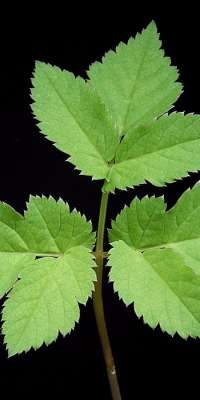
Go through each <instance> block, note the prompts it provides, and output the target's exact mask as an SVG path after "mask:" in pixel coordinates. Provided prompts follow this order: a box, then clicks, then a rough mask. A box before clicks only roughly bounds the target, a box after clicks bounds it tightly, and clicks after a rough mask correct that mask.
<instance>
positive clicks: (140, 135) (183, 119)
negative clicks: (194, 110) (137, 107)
mask: <svg viewBox="0 0 200 400" xmlns="http://www.w3.org/2000/svg"><path fill="white" fill-rule="evenodd" d="M199 153H200V117H199V115H191V114H188V115H184V114H182V113H172V114H170V115H167V114H165V115H163V116H162V117H160V118H159V119H157V120H155V121H153V122H152V123H150V124H149V125H148V124H147V125H141V126H139V127H138V128H136V129H134V130H133V131H131V132H129V133H128V134H127V136H125V137H124V138H123V140H122V141H121V143H120V145H119V147H118V149H117V152H116V158H115V164H113V165H112V166H111V168H110V171H109V174H108V176H107V182H106V183H105V185H104V189H105V190H106V191H109V190H113V189H114V188H115V187H117V188H119V189H124V188H126V187H127V186H132V185H138V184H140V183H142V182H144V180H148V181H150V182H151V183H153V184H154V185H157V186H163V185H164V184H165V182H172V181H173V180H175V178H180V177H181V176H183V175H187V172H188V171H196V170H197V169H198V168H199V166H200V163H199Z"/></svg>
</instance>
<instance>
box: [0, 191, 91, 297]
mask: <svg viewBox="0 0 200 400" xmlns="http://www.w3.org/2000/svg"><path fill="white" fill-rule="evenodd" d="M91 228H92V227H91V224H90V223H88V222H87V221H86V219H85V217H84V216H81V215H80V213H78V212H77V211H75V210H74V211H73V212H72V213H70V211H69V206H68V205H67V204H65V203H64V202H63V201H62V200H61V199H59V200H58V202H56V201H55V200H54V199H53V198H49V199H47V198H45V197H42V198H40V197H35V198H34V197H31V198H30V202H29V203H28V210H27V211H26V212H25V217H24V218H23V217H22V215H20V214H18V213H16V211H15V210H13V209H12V208H11V207H10V206H8V205H7V204H5V203H0V297H3V296H4V294H5V293H6V292H7V291H8V290H10V289H11V287H12V286H13V284H14V282H15V281H16V279H17V277H18V274H19V272H20V271H21V270H22V269H23V268H24V267H25V266H26V265H27V264H29V262H31V261H32V260H34V258H35V257H36V256H45V255H46V256H50V255H54V256H56V257H58V256H61V255H62V254H64V252H65V251H66V250H67V249H69V248H71V247H74V246H78V245H84V246H86V247H89V248H92V246H93V244H94V240H95V234H94V233H92V232H91Z"/></svg>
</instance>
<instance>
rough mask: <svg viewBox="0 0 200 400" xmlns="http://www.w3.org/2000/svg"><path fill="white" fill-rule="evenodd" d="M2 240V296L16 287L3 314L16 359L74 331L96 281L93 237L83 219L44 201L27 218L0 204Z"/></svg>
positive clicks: (31, 206) (58, 204) (34, 202)
mask: <svg viewBox="0 0 200 400" xmlns="http://www.w3.org/2000/svg"><path fill="white" fill-rule="evenodd" d="M0 234H1V240H0V295H1V296H3V295H4V294H5V293H6V292H8V291H9V290H10V289H11V288H12V286H13V285H14V288H13V289H12V290H11V292H10V293H9V299H8V300H7V301H6V302H5V308H4V312H3V319H4V325H3V332H4V334H5V341H6V343H7V347H8V351H9V354H10V355H13V354H15V353H17V352H22V351H24V350H25V351H27V350H28V349H29V348H30V347H31V346H32V347H34V348H37V347H39V346H41V345H42V343H43V342H45V343H46V344H48V343H50V342H51V341H53V340H55V339H56V338H57V335H58V332H61V333H62V334H63V335H64V334H66V333H67V332H69V331H70V330H71V329H72V328H73V327H74V324H75V322H76V321H78V318H79V307H78V302H79V303H83V304H85V303H86V300H87V299H88V297H89V296H90V295H91V290H92V288H93V281H95V280H96V275H95V272H94V270H93V269H92V268H93V267H94V266H95V263H94V261H93V256H92V254H91V248H92V246H93V244H94V240H95V237H94V233H92V227H91V224H90V223H89V222H87V221H86V218H85V217H84V216H81V215H80V213H78V212H77V211H75V210H74V211H72V212H70V210H69V206H68V205H67V204H65V203H64V202H63V201H62V200H61V199H59V200H58V201H57V202H56V201H55V200H54V199H53V198H48V199H47V198H46V197H42V198H40V197H35V198H34V197H31V198H30V201H29V203H28V207H27V211H26V212H25V215H24V217H23V216H21V215H20V214H18V213H16V212H15V211H14V210H13V209H12V208H11V207H9V206H8V205H6V204H0ZM37 257H43V258H39V259H38V258H37ZM18 278H20V280H18V281H17V282H16V280H17V279H18ZM51 313H52V315H51Z"/></svg>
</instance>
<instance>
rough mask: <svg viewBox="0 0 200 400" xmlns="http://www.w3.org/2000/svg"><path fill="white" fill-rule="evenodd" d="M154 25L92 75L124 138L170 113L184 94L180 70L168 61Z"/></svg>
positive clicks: (122, 46) (94, 66) (121, 47)
mask: <svg viewBox="0 0 200 400" xmlns="http://www.w3.org/2000/svg"><path fill="white" fill-rule="evenodd" d="M160 46H161V42H160V40H159V36H158V33H157V30H156V25H155V23H154V22H152V23H150V24H149V25H148V27H147V28H146V29H145V30H143V32H142V33H141V34H137V35H136V37H135V39H133V38H131V39H129V41H128V44H127V45H126V44H124V43H121V44H120V45H119V46H118V47H117V49H116V52H113V51H109V52H108V53H107V54H106V55H105V57H104V58H103V60H102V64H101V63H99V62H96V63H94V64H92V66H91V67H90V69H89V71H88V75H89V78H90V80H91V84H92V85H93V86H94V87H95V88H96V90H97V92H98V94H99V95H100V96H101V98H102V100H103V102H104V103H105V105H106V107H107V109H108V110H109V112H110V113H111V115H112V117H113V120H114V121H116V124H117V128H118V131H119V133H120V134H121V135H124V134H126V133H127V131H128V130H129V129H130V127H131V128H132V129H133V128H135V127H136V126H138V125H141V124H144V123H147V122H149V121H152V120H153V119H154V118H155V117H158V116H159V115H161V114H163V113H164V112H167V111H168V110H169V109H170V108H171V107H172V104H173V103H174V102H175V101H176V99H177V98H178V97H179V95H180V94H181V87H182V86H181V84H180V83H178V82H176V80H177V78H178V73H177V69H176V68H175V67H172V66H170V59H169V58H167V57H164V52H163V50H161V49H160Z"/></svg>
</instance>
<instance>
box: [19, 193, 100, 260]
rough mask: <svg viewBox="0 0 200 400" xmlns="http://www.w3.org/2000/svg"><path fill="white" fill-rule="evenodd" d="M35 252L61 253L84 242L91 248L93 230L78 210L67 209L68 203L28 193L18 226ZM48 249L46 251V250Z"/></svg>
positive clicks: (93, 235) (93, 238) (93, 237)
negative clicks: (22, 219)
mask: <svg viewBox="0 0 200 400" xmlns="http://www.w3.org/2000/svg"><path fill="white" fill-rule="evenodd" d="M18 230H20V233H21V234H22V235H23V236H25V237H26V240H27V242H28V247H29V248H30V249H32V251H34V252H35V253H47V255H61V254H63V253H64V252H65V251H66V250H67V249H68V248H71V247H74V246H78V245H84V246H86V247H89V248H92V247H93V245H94V241H95V233H92V232H91V230H92V226H91V223H88V222H87V221H86V218H85V216H81V214H80V213H79V212H77V211H76V210H73V211H72V212H71V213H70V211H69V206H68V204H66V203H64V201H63V200H61V199H59V200H58V202H56V201H55V200H54V199H53V198H52V197H50V198H46V197H45V196H43V197H42V198H40V197H39V196H36V197H30V201H29V203H28V205H27V211H26V212H25V217H24V223H23V224H21V225H20V226H19V227H18ZM48 253H49V254H48Z"/></svg>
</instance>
